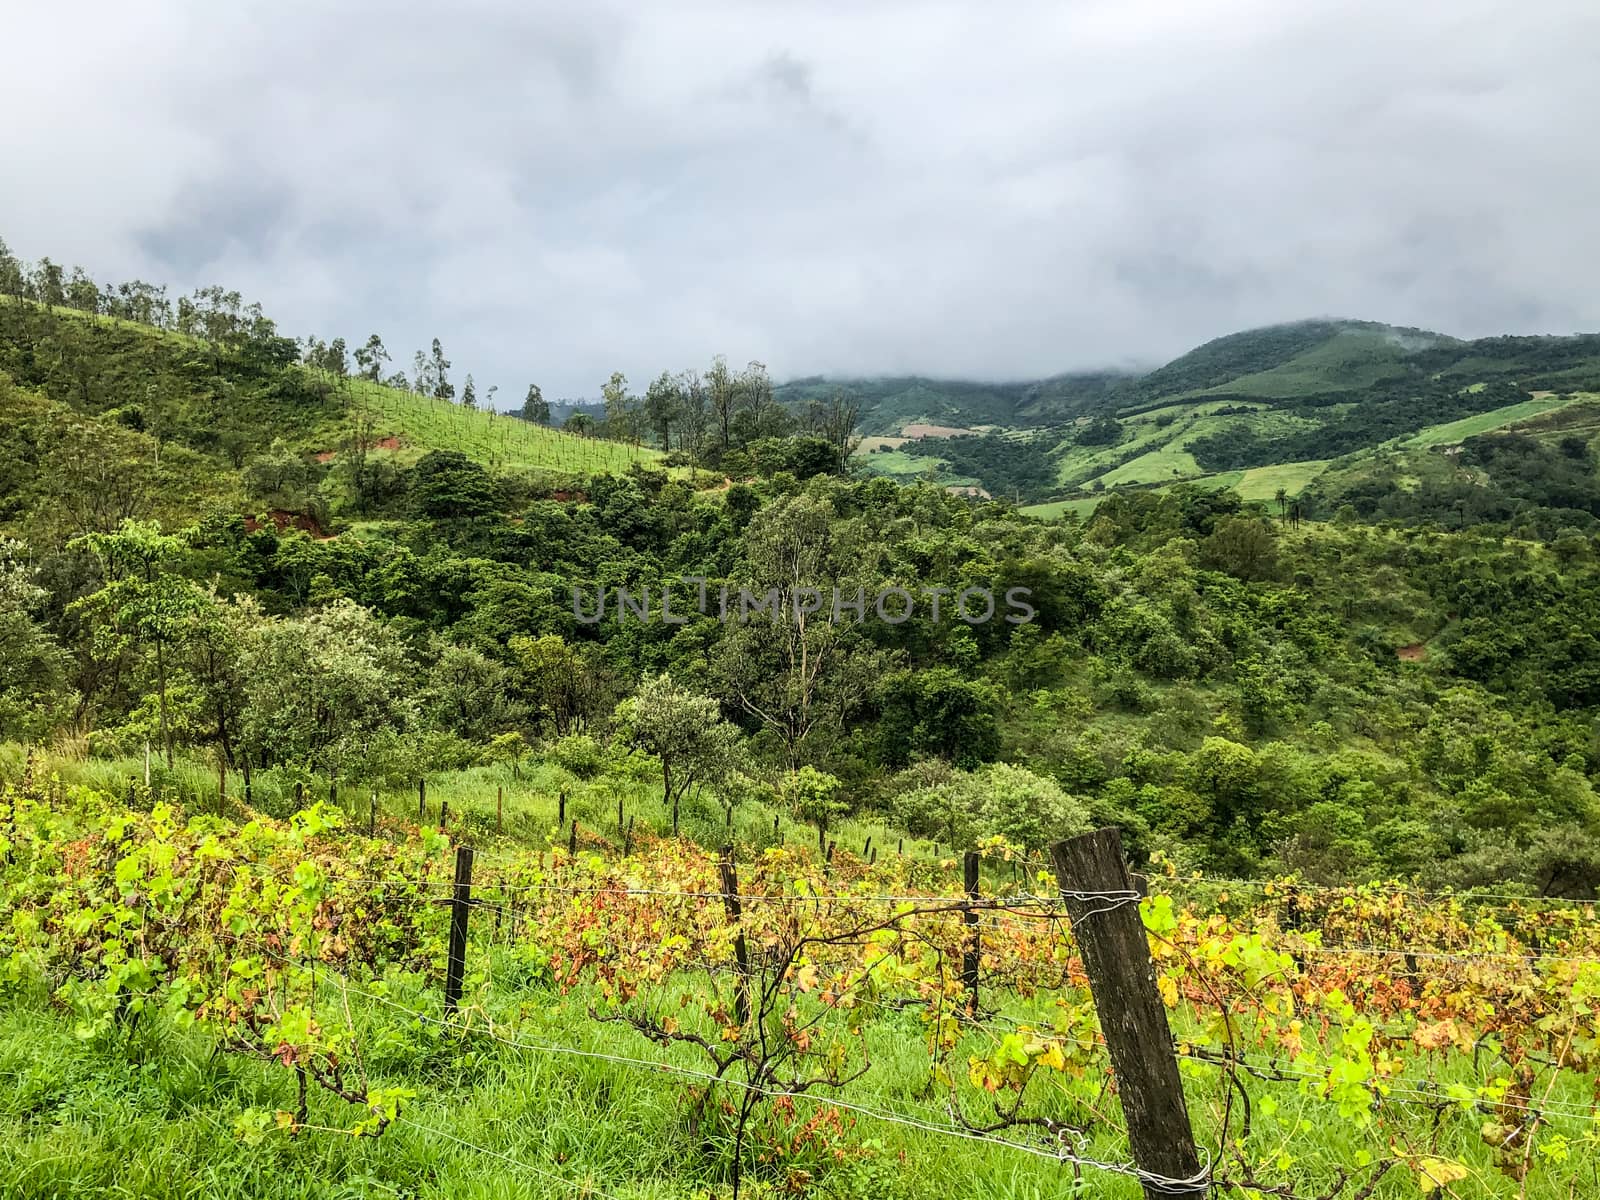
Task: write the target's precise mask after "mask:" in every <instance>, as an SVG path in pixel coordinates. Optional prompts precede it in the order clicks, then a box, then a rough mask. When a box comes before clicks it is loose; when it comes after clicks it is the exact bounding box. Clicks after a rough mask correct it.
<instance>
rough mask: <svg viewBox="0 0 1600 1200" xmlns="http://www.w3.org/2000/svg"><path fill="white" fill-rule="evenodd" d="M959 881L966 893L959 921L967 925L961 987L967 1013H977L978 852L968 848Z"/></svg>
mask: <svg viewBox="0 0 1600 1200" xmlns="http://www.w3.org/2000/svg"><path fill="white" fill-rule="evenodd" d="M961 868H962V870H961V881H962V886H963V887H964V888H965V890H966V893H967V907H966V910H965V911H964V912H963V913H962V914H961V923H962V924H963V925H965V926H966V927H967V943H966V946H965V947H964V948H963V949H962V952H961V987H962V989H963V990H964V991H965V992H966V993H967V1015H968V1016H969V1017H975V1016H977V1015H978V957H979V954H978V952H979V944H978V938H979V932H978V914H977V913H976V912H975V911H974V910H973V907H972V906H973V905H974V904H976V903H977V901H978V852H977V851H976V850H968V851H967V853H966V856H965V857H964V858H963V859H962V862H961Z"/></svg>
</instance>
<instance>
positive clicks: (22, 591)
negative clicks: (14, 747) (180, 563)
mask: <svg viewBox="0 0 1600 1200" xmlns="http://www.w3.org/2000/svg"><path fill="white" fill-rule="evenodd" d="M3 250H4V246H3V244H0V251H3ZM24 555H25V551H24V547H23V545H22V543H21V542H16V541H12V540H11V539H9V538H0V738H34V737H38V736H41V735H42V734H45V733H47V732H48V731H49V729H50V728H51V726H53V725H54V723H55V718H56V715H57V714H56V712H55V711H54V710H56V709H57V708H58V707H59V706H60V704H61V702H62V701H63V700H64V699H65V695H64V691H65V689H64V684H65V679H66V670H65V668H66V659H65V656H64V655H63V654H62V652H61V648H60V647H59V646H58V645H56V642H55V639H53V638H52V637H51V636H50V635H49V634H48V633H46V632H45V630H44V629H43V628H42V627H41V626H40V625H39V623H38V622H37V621H36V620H35V619H34V613H35V612H36V611H37V610H38V609H39V608H41V607H42V606H43V603H44V601H45V599H46V597H47V595H48V593H47V592H46V591H45V589H43V588H41V587H38V586H36V585H35V584H34V583H33V581H32V578H31V575H32V572H31V571H30V570H29V569H28V567H27V565H26V563H25V561H24Z"/></svg>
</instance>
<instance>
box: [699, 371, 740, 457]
mask: <svg viewBox="0 0 1600 1200" xmlns="http://www.w3.org/2000/svg"><path fill="white" fill-rule="evenodd" d="M706 400H707V402H708V403H709V404H710V406H711V422H712V427H713V430H714V432H715V434H716V438H717V449H718V450H719V451H723V452H726V451H727V449H728V448H729V447H730V446H731V445H732V444H733V414H734V413H735V412H736V411H738V403H739V396H738V389H737V388H735V387H734V381H733V373H732V372H731V371H729V370H728V360H727V359H726V358H725V357H723V356H722V355H720V354H719V355H717V356H716V357H715V358H713V359H712V360H711V369H710V370H709V371H707V372H706Z"/></svg>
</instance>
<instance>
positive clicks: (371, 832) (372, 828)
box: [367, 792, 378, 837]
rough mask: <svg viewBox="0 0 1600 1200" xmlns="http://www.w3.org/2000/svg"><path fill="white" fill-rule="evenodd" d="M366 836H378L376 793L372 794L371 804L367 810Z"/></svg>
mask: <svg viewBox="0 0 1600 1200" xmlns="http://www.w3.org/2000/svg"><path fill="white" fill-rule="evenodd" d="M367 836H368V837H377V836H378V793H377V792H373V793H372V804H371V807H369V808H368V809H367Z"/></svg>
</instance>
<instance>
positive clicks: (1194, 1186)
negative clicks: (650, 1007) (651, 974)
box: [267, 948, 1211, 1194]
mask: <svg viewBox="0 0 1600 1200" xmlns="http://www.w3.org/2000/svg"><path fill="white" fill-rule="evenodd" d="M267 950H268V953H272V954H274V957H277V958H279V959H281V960H282V961H284V962H290V963H292V962H293V961H294V960H293V959H290V958H287V957H285V956H283V955H280V954H276V953H275V952H273V951H271V950H270V948H267ZM332 973H333V974H335V975H338V976H339V978H340V981H341V986H342V987H345V988H347V989H348V990H349V991H351V992H354V993H355V994H356V995H358V996H362V997H365V998H366V999H369V1000H376V1001H378V1002H379V1003H380V1004H384V1005H387V1006H388V1007H390V1008H393V1009H397V1010H398V1011H400V1012H403V1013H406V1014H408V1015H409V1016H411V1017H413V1018H415V1019H417V1020H420V1021H426V1022H428V1023H430V1024H434V1025H438V1026H441V1027H445V1028H450V1027H453V1024H454V1023H452V1022H450V1021H446V1020H444V1019H442V1018H439V1017H435V1016H432V1015H431V1014H429V1013H425V1012H421V1011H420V1010H417V1009H413V1008H408V1007H407V1006H406V1005H404V1004H400V1003H398V1002H397V1001H394V1000H390V999H389V998H388V997H386V996H380V995H377V994H376V993H373V992H368V991H366V990H365V989H363V988H361V987H358V986H357V985H355V984H353V983H351V982H350V980H349V978H348V976H345V975H343V974H341V973H339V972H332ZM485 1017H486V1019H487V1014H485ZM485 1033H486V1035H487V1036H488V1037H489V1038H491V1039H492V1040H493V1041H496V1042H498V1043H500V1044H501V1045H505V1046H512V1047H514V1048H516V1049H520V1050H531V1051H535V1052H539V1053H546V1054H558V1055H560V1054H565V1055H569V1056H572V1057H577V1058H586V1059H593V1060H597V1061H602V1062H611V1063H616V1064H618V1065H622V1066H633V1067H643V1068H645V1069H647V1070H651V1071H657V1072H661V1073H663V1074H668V1075H678V1076H681V1077H684V1078H689V1079H698V1080H700V1081H702V1082H706V1083H713V1084H715V1083H721V1084H726V1085H727V1086H729V1087H734V1088H739V1089H741V1090H743V1091H753V1092H758V1093H760V1094H761V1095H762V1096H764V1097H767V1098H769V1099H780V1098H787V1099H791V1100H804V1101H810V1102H811V1103H814V1104H825V1105H828V1106H830V1107H833V1108H839V1109H843V1110H845V1111H847V1112H853V1113H856V1114H858V1115H860V1116H863V1117H867V1118H869V1119H871V1120H877V1121H885V1122H888V1123H890V1124H898V1125H905V1126H908V1127H910V1128H914V1129H919V1130H922V1131H924V1132H927V1133H933V1134H938V1135H941V1136H945V1137H955V1138H962V1139H965V1140H967V1141H974V1142H982V1143H985V1144H988V1145H993V1146H1003V1147H1006V1148H1008V1149H1011V1150H1020V1151H1022V1152H1023V1153H1025V1154H1032V1155H1034V1156H1035V1157H1038V1158H1043V1159H1046V1160H1048V1161H1050V1162H1057V1163H1065V1164H1070V1165H1073V1166H1079V1167H1091V1168H1094V1169H1096V1170H1101V1171H1108V1172H1112V1173H1114V1174H1119V1175H1125V1176H1128V1177H1129V1178H1133V1179H1137V1180H1139V1181H1140V1182H1142V1183H1150V1184H1154V1185H1156V1186H1160V1187H1164V1188H1166V1189H1167V1190H1168V1191H1174V1192H1185V1191H1192V1192H1195V1193H1197V1194H1199V1193H1202V1192H1205V1191H1209V1190H1210V1178H1211V1163H1210V1157H1209V1154H1208V1155H1207V1160H1206V1162H1205V1164H1204V1165H1203V1166H1202V1167H1201V1169H1200V1171H1199V1172H1197V1173H1196V1174H1195V1175H1193V1176H1190V1177H1187V1178H1183V1179H1177V1178H1173V1177H1170V1176H1164V1175H1157V1174H1155V1173H1153V1172H1149V1171H1145V1170H1143V1169H1142V1168H1140V1167H1139V1166H1137V1165H1136V1164H1133V1163H1108V1162H1102V1161H1100V1160H1098V1159H1091V1158H1084V1157H1082V1156H1080V1155H1076V1154H1071V1153H1068V1152H1067V1151H1065V1150H1056V1151H1051V1150H1047V1149H1044V1148H1042V1147H1038V1146H1029V1145H1027V1144H1025V1143H1022V1142H1014V1141H1011V1140H1010V1139H1008V1138H997V1137H991V1136H989V1135H988V1134H982V1133H976V1132H974V1131H972V1130H969V1129H961V1128H959V1127H956V1126H948V1125H934V1124H931V1123H929V1122H926V1121H921V1120H918V1119H916V1118H913V1117H906V1116H903V1115H900V1114H896V1113H889V1112H884V1111H882V1110H880V1109H874V1108H869V1107H867V1106H865V1105H860V1104H854V1103H851V1102H850V1101H846V1100H840V1099H838V1098H836V1097H832V1096H822V1095H813V1094H812V1093H810V1092H796V1091H790V1090H788V1089H770V1088H764V1087H761V1086H759V1085H757V1084H752V1083H748V1082H745V1081H744V1080H739V1079H732V1078H729V1077H727V1076H719V1075H713V1074H712V1073H710V1072H709V1071H697V1070H694V1069H693V1068H690V1067H678V1066H674V1065H672V1064H670V1063H663V1062H660V1061H657V1060H654V1059H644V1058H633V1057H630V1056H627V1055H620V1054H608V1053H605V1052H603V1051H598V1050H580V1049H578V1048H576V1047H573V1046H560V1045H555V1044H552V1043H543V1042H525V1041H522V1040H521V1039H518V1038H509V1037H506V1036H505V1035H504V1034H499V1033H496V1032H494V1030H493V1028H492V1027H490V1028H488V1029H486V1030H485Z"/></svg>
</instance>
